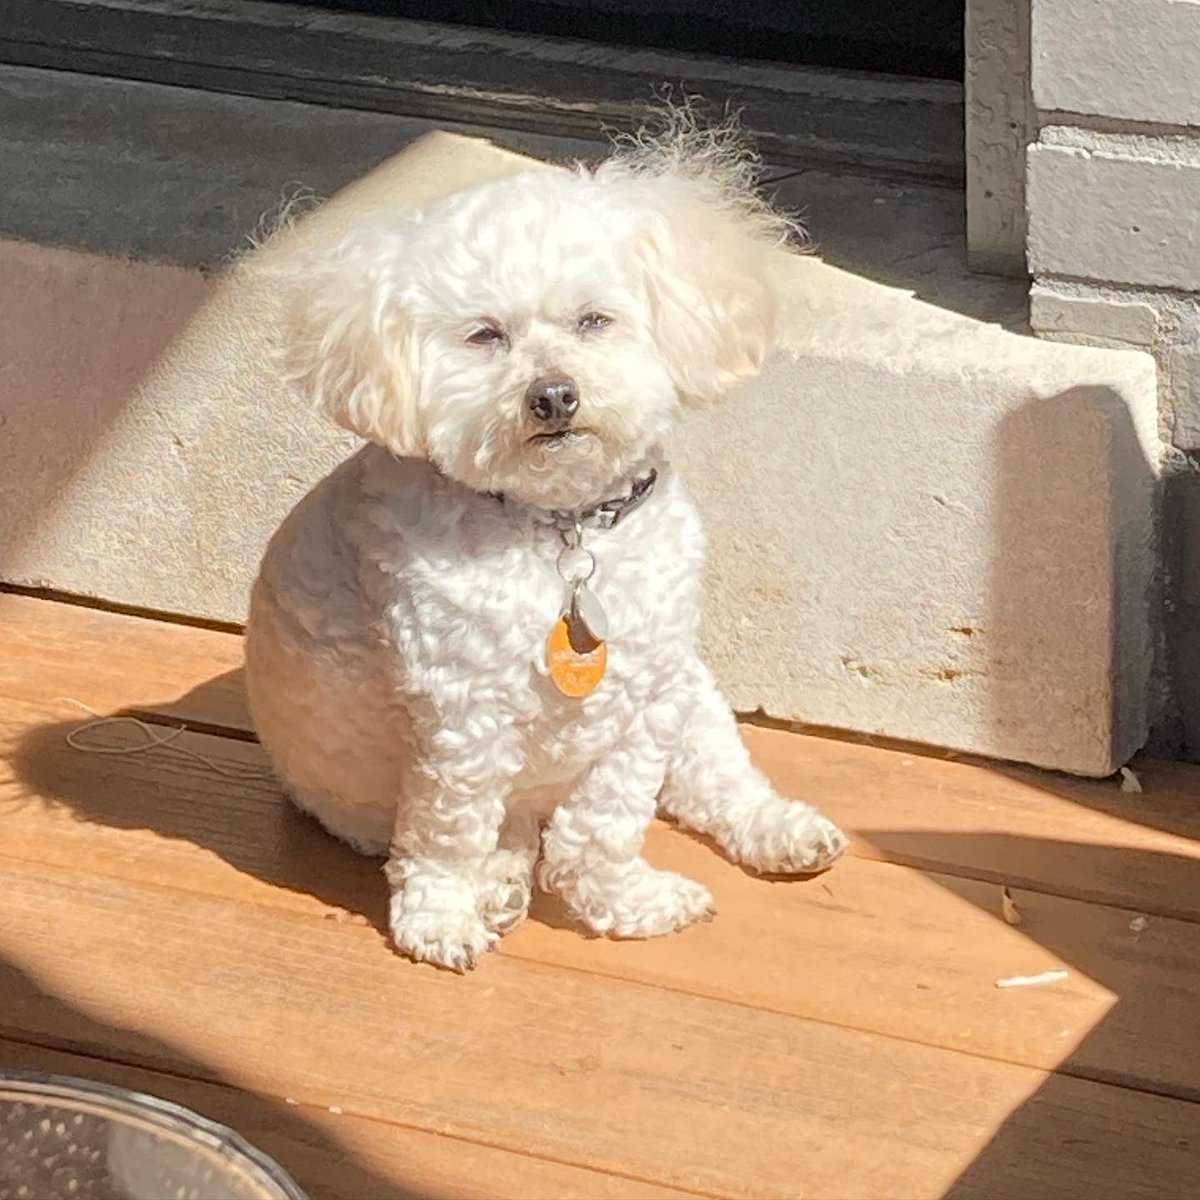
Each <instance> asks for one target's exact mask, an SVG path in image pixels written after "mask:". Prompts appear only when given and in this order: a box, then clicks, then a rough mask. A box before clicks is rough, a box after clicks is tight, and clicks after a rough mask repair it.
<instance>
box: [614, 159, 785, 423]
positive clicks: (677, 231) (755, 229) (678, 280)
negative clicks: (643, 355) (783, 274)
mask: <svg viewBox="0 0 1200 1200" xmlns="http://www.w3.org/2000/svg"><path fill="white" fill-rule="evenodd" d="M643 186H645V187H646V188H647V189H648V191H649V193H650V196H651V201H652V210H653V211H652V215H651V216H650V219H649V222H648V224H647V226H646V227H645V228H644V230H643V232H642V235H641V240H640V242H639V244H638V247H637V251H636V253H637V255H638V257H639V259H640V261H641V263H642V265H643V267H644V270H645V279H646V288H647V291H648V294H649V298H650V307H651V320H652V323H653V333H654V337H655V340H656V342H657V344H658V347H659V351H660V352H661V354H662V355H663V357H664V359H665V360H666V363H667V366H668V369H669V370H670V371H671V374H672V377H673V378H674V380H675V385H676V387H677V388H678V389H679V393H680V395H681V396H682V397H683V399H684V400H685V401H689V402H692V403H697V404H700V403H706V402H708V401H711V400H716V399H718V398H719V397H720V396H722V395H723V394H724V393H725V392H726V391H728V390H729V388H731V387H732V386H733V385H734V384H735V383H737V382H738V381H739V380H741V379H745V378H748V377H749V376H751V375H754V374H756V373H757V372H758V370H759V368H760V367H761V366H762V364H763V360H764V358H765V357H766V355H767V352H768V351H769V350H770V349H771V347H772V345H773V344H774V341H775V330H776V319H777V314H778V301H777V298H776V293H775V289H774V288H773V287H772V284H771V271H770V266H771V261H770V260H771V256H772V254H773V253H774V252H775V247H776V245H777V244H778V238H773V239H772V238H771V233H770V230H769V229H768V230H764V223H763V221H762V220H761V219H760V218H759V217H758V215H757V214H756V213H754V212H752V211H751V212H743V211H741V210H739V209H738V208H737V207H736V206H732V205H731V206H720V205H714V204H713V203H711V200H712V197H711V195H708V194H706V189H694V188H693V187H692V186H690V185H689V183H688V181H686V180H679V179H672V178H671V177H670V176H666V177H663V178H661V179H658V180H645V181H644V183H643Z"/></svg>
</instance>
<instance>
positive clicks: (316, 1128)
mask: <svg viewBox="0 0 1200 1200" xmlns="http://www.w3.org/2000/svg"><path fill="white" fill-rule="evenodd" d="M46 1002H47V1003H54V1001H53V1000H50V999H48V998H47V1000H46ZM100 1040H101V1041H102V1040H103V1039H102V1037H101V1039H100ZM0 1067H3V1068H6V1069H11V1070H19V1071H41V1072H46V1073H50V1074H58V1075H70V1076H74V1077H76V1078H79V1079H89V1080H95V1081H97V1082H100V1083H110V1084H114V1085H116V1086H118V1087H124V1088H129V1089H131V1090H133V1091H139V1092H146V1093H148V1094H150V1095H153V1096H158V1097H160V1098H162V1099H165V1100H170V1101H173V1102H174V1103H175V1104H182V1105H184V1106H185V1107H186V1108H190V1109H191V1110H192V1111H193V1112H198V1113H200V1114H201V1115H202V1116H205V1117H208V1118H209V1119H210V1120H213V1121H218V1122H220V1123H221V1124H223V1125H227V1126H229V1128H231V1129H235V1130H237V1132H238V1133H240V1134H241V1135H242V1136H243V1137H244V1138H246V1139H247V1140H248V1141H250V1142H251V1143H253V1144H254V1145H255V1146H257V1147H258V1148H259V1149H260V1150H262V1151H264V1152H265V1153H267V1154H269V1155H271V1157H272V1158H274V1159H275V1161H276V1162H278V1163H279V1164H280V1165H281V1166H282V1167H284V1169H285V1170H286V1171H287V1172H288V1174H289V1175H291V1177H292V1178H293V1179H294V1180H295V1181H296V1182H297V1183H298V1184H299V1185H300V1186H301V1187H302V1188H303V1189H304V1191H305V1192H307V1194H308V1196H309V1197H310V1200H349V1198H350V1197H354V1198H355V1200H385V1198H386V1200H422V1198H424V1197H431V1196H436V1197H439V1198H445V1200H484V1198H488V1200H491V1198H495V1200H502V1198H511V1200H527V1198H528V1200H534V1198H537V1200H562V1197H563V1196H580V1197H584V1196H586V1197H589V1198H590V1197H596V1198H602V1200H610V1198H611V1200H618V1198H623V1200H659V1198H664V1200H665V1198H666V1197H686V1196H689V1195H693V1194H694V1193H690V1192H681V1191H678V1190H676V1189H672V1188H662V1187H658V1186H657V1185H655V1184H650V1183H645V1182H643V1181H641V1180H631V1179H621V1178H619V1177H617V1176H613V1175H605V1174H603V1173H601V1172H597V1171H587V1170H583V1169H581V1168H578V1167H572V1166H569V1165H567V1164H564V1163H556V1162H550V1161H546V1160H543V1159H537V1158H530V1157H529V1156H527V1155H522V1154H512V1153H510V1152H508V1151H506V1150H502V1149H498V1148H496V1147H492V1146H483V1145H480V1144H479V1143H477V1142H469V1141H462V1140H460V1139H456V1138H450V1137H444V1136H441V1135H439V1134H433V1133H425V1132H422V1131H421V1130H416V1129H406V1128H404V1127H402V1126H399V1125H392V1124H389V1123H387V1122H385V1121H373V1120H368V1119H366V1118H363V1117H356V1116H351V1115H348V1114H346V1113H344V1112H343V1113H331V1112H330V1111H329V1110H328V1109H327V1108H324V1107H320V1106H314V1105H311V1104H301V1103H299V1102H296V1103H288V1101H287V1099H283V1100H281V1099H279V1098H278V1097H273V1096H264V1095H257V1094H253V1093H250V1092H246V1091H240V1090H238V1089H237V1088H232V1087H227V1086H223V1085H219V1084H211V1083H203V1082H199V1081H197V1080H194V1079H189V1078H184V1077H181V1076H178V1075H169V1074H166V1073H164V1072H161V1071H150V1070H146V1069H145V1068H141V1067H131V1066H127V1065H126V1064H124V1063H116V1062H111V1061H109V1060H108V1059H103V1058H94V1057H88V1056H86V1055H82V1054H71V1053H68V1052H65V1051H62V1050H54V1049H50V1048H47V1047H45V1046H37V1045H31V1044H29V1043H23V1042H16V1041H12V1040H10V1039H7V1038H0Z"/></svg>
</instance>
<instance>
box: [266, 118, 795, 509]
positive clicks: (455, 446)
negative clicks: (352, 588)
mask: <svg viewBox="0 0 1200 1200" xmlns="http://www.w3.org/2000/svg"><path fill="white" fill-rule="evenodd" d="M788 228H789V225H788V223H787V222H786V220H784V219H783V218H781V217H780V216H778V215H777V214H775V213H774V212H772V211H771V210H770V209H769V208H768V207H767V206H766V205H765V204H763V203H762V202H761V201H760V200H759V199H758V198H757V197H756V194H755V192H754V189H753V185H752V173H751V171H750V169H749V164H748V163H747V161H746V159H745V157H744V156H743V155H741V154H739V153H737V152H736V150H731V149H730V148H729V146H728V143H727V140H726V139H724V138H723V137H722V136H721V135H720V134H718V135H702V134H697V133H696V132H695V131H694V130H685V131H684V132H683V133H682V134H680V133H676V134H675V135H674V136H672V137H669V138H667V139H663V140H660V141H658V142H651V143H649V144H648V145H647V144H641V145H639V146H637V147H634V148H632V149H631V150H627V151H624V152H618V153H616V154H614V156H613V157H612V158H610V159H609V160H608V161H607V162H605V163H604V164H603V165H601V166H600V167H598V168H597V169H595V170H593V171H589V170H584V169H577V170H567V169H558V168H536V169H531V170H529V171H527V172H524V173H522V174H519V175H516V176H513V177H510V178H508V179H502V180H499V181H495V182H490V183H486V184H482V185H480V186H478V187H475V188H471V189H469V190H467V191H463V192H459V193H456V194H455V195H452V196H450V197H448V198H447V199H445V200H442V201H440V202H438V203H435V204H433V205H431V206H430V207H429V208H427V209H425V210H423V211H420V212H413V211H401V212H396V213H390V214H389V213H385V214H382V215H380V214H373V215H371V216H370V217H369V218H365V219H363V220H362V221H361V222H360V223H359V224H358V225H356V226H355V227H354V228H352V229H351V231H350V232H349V233H348V234H347V235H345V236H344V237H343V238H342V240H341V241H340V242H339V243H338V244H337V245H335V246H333V247H331V248H328V249H327V250H324V251H322V252H320V253H318V254H317V255H316V256H315V257H313V258H311V259H309V260H308V261H306V262H303V263H302V264H301V266H300V268H299V271H300V274H299V277H298V279H297V283H298V287H297V292H298V294H299V295H300V299H299V301H298V302H297V304H296V305H295V306H294V310H293V312H292V320H291V323H290V325H289V330H288V337H287V344H286V345H285V347H284V351H285V359H286V363H287V368H288V372H289V374H290V376H291V377H292V378H293V379H294V380H295V381H296V382H297V383H298V384H299V386H300V387H301V389H302V390H303V391H304V392H305V393H307V395H308V396H309V397H310V398H311V399H312V400H313V401H314V402H315V403H316V404H318V405H320V406H322V407H323V408H325V409H326V410H327V411H328V412H329V413H330V414H331V415H332V416H333V418H334V419H335V420H336V421H338V423H339V424H341V425H343V426H345V427H346V428H348V429H351V430H353V431H354V432H356V433H358V434H361V435H362V436H363V437H366V438H368V439H370V440H372V441H375V442H377V443H379V444H381V445H383V446H386V447H388V448H389V449H390V450H392V451H393V452H394V453H395V454H397V455H401V456H407V457H426V458H429V459H430V460H432V461H433V462H434V463H435V464H436V466H437V467H438V468H439V469H440V470H441V471H443V472H444V473H445V474H446V475H448V476H450V477H452V478H454V479H457V480H459V481H460V482H462V483H465V484H467V485H468V486H469V487H472V488H474V489H476V490H478V491H489V492H504V493H506V494H508V495H511V496H513V497H516V498H518V499H522V500H525V501H527V502H529V503H532V504H537V505H541V506H544V507H550V508H573V507H577V506H579V505H583V504H586V503H588V502H590V501H594V500H596V499H597V498H600V497H603V496H604V495H606V494H608V490H609V489H610V488H612V487H613V486H614V485H615V484H616V483H617V481H619V480H620V479H621V478H622V477H623V476H626V475H627V474H629V473H630V472H633V471H635V470H636V469H637V468H638V467H639V465H640V464H641V463H643V462H644V461H645V460H646V459H647V458H648V457H649V456H650V455H652V454H653V453H654V452H655V451H656V450H657V449H658V448H660V447H661V446H662V444H663V442H664V441H665V439H666V437H667V435H668V433H669V430H670V428H671V426H672V424H673V422H674V420H675V418H676V416H677V415H678V414H679V412H680V411H681V410H682V409H683V408H685V407H686V406H688V405H692V404H698V403H703V402H705V401H708V400H711V399H714V398H716V397H717V396H719V395H720V394H721V393H723V392H724V391H726V390H727V389H728V388H729V387H730V386H731V385H732V384H733V383H735V382H736V381H737V380H739V379H742V378H744V377H746V376H748V375H751V374H753V373H754V372H755V371H757V370H758V368H759V366H760V365H761V363H762V360H763V357H764V355H765V354H766V352H767V350H768V349H769V347H770V344H771V342H772V338H773V333H774V326H775V298H774V295H773V293H772V289H771V286H770V282H769V277H770V272H769V270H768V255H769V253H770V251H771V249H772V248H773V247H775V246H777V245H779V244H780V242H781V241H782V240H783V239H784V238H785V236H786V233H787V231H788Z"/></svg>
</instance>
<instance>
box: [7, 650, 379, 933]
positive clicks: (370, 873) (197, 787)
mask: <svg viewBox="0 0 1200 1200" xmlns="http://www.w3.org/2000/svg"><path fill="white" fill-rule="evenodd" d="M242 697H243V691H242V671H241V669H240V668H239V669H236V670H232V671H227V672H225V673H224V674H221V675H218V676H216V677H214V678H213V679H211V680H208V681H207V682H205V683H202V684H199V685H198V686H197V687H195V688H193V689H191V690H190V691H189V692H187V693H185V694H184V695H183V696H181V697H179V698H177V699H175V700H170V701H162V702H159V701H154V700H150V699H148V700H147V702H146V703H144V704H141V703H139V704H137V705H133V706H130V707H128V708H124V709H120V710H117V711H113V712H107V713H104V714H102V716H104V717H133V718H136V719H138V720H140V721H143V722H145V723H146V724H147V726H148V727H149V729H150V730H152V731H153V733H154V734H155V735H156V736H159V737H162V736H166V735H169V734H170V733H171V730H172V728H178V727H179V726H180V725H185V726H186V732H184V733H182V734H180V735H179V736H178V738H175V739H173V740H172V741H171V743H170V744H168V745H163V746H156V747H152V748H150V749H142V750H140V751H133V752H130V753H118V754H114V753H110V752H108V751H111V750H113V749H122V750H132V749H133V747H137V746H145V744H146V742H147V740H148V735H147V733H146V732H144V731H139V729H138V728H137V726H135V725H133V724H132V723H123V724H120V725H110V726H107V727H105V728H100V727H97V728H95V729H87V728H86V726H87V725H88V724H89V722H90V721H91V720H92V719H93V718H89V717H87V716H86V715H83V714H80V715H77V716H74V717H71V718H68V719H64V720H62V721H55V722H51V723H48V724H44V725H39V726H36V727H34V728H32V729H29V730H28V731H27V732H25V733H24V734H23V735H22V736H21V737H20V739H19V741H18V742H17V744H16V745H15V746H14V747H13V748H12V750H11V752H10V763H11V769H12V770H13V772H14V773H15V775H16V776H17V778H18V780H19V781H20V783H21V785H22V788H21V793H22V795H23V796H26V797H29V799H26V800H23V801H22V803H38V802H40V803H42V804H44V805H46V806H47V807H49V808H59V809H66V810H68V811H70V812H71V813H72V814H73V815H74V816H75V817H76V818H77V819H78V820H80V821H83V822H87V823H88V824H91V825H98V826H108V827H110V828H115V829H127V830H135V829H143V830H147V831H149V832H151V833H153V834H155V835H157V836H159V837H162V838H169V839H172V840H181V841H188V842H191V843H193V844H194V845H196V846H199V847H200V848H202V849H204V850H207V851H209V852H211V853H212V854H213V855H215V856H216V857H217V858H219V859H221V860H223V861H224V862H225V863H227V864H228V865H229V866H231V867H233V868H234V869H235V870H236V871H237V872H240V873H241V874H243V875H246V876H248V877H250V878H251V879H256V880H259V881H261V882H262V883H264V884H267V885H268V886H269V887H270V888H276V889H283V890H286V891H289V892H294V893H298V894H301V895H308V896H311V897H313V898H315V899H316V900H317V901H318V902H319V903H320V904H321V905H323V906H325V907H326V910H327V911H326V913H325V914H324V915H326V916H327V917H328V918H329V919H331V920H339V921H345V920H347V919H349V920H352V921H355V922H358V923H361V922H362V921H363V920H365V921H366V922H367V923H369V924H370V925H372V926H374V927H375V928H376V929H377V930H378V931H379V932H380V933H381V935H385V936H386V931H387V886H386V883H385V880H384V878H383V875H382V872H381V870H380V867H381V860H379V859H373V858H365V857H363V856H362V855H359V854H356V853H355V852H354V851H352V850H351V849H350V848H349V847H348V846H346V845H344V844H343V843H342V842H339V841H337V840H336V839H335V838H333V837H331V836H330V835H329V834H327V833H326V832H325V831H324V830H323V829H322V828H321V827H320V826H319V825H318V824H317V822H316V821H314V820H312V819H310V818H309V817H307V816H305V815H304V814H303V813H301V812H299V811H298V810H297V809H296V808H295V807H294V806H293V805H292V804H291V803H289V801H288V800H287V797H286V796H285V795H284V792H283V789H282V787H281V786H280V784H279V783H278V781H277V780H276V779H275V778H274V777H273V776H272V775H271V774H270V771H269V765H268V763H267V759H266V755H265V754H264V753H263V751H262V749H261V747H260V746H259V745H258V744H257V741H256V740H255V738H254V736H253V733H252V732H251V731H250V725H249V719H248V717H247V716H246V709H245V702H244V700H243V698H242ZM71 735H74V738H75V740H76V741H77V743H78V744H81V745H83V746H85V747H91V748H93V749H95V750H99V751H101V752H100V753H88V752H87V750H85V749H77V748H76V747H73V746H72V745H70V744H69V743H68V740H67V739H68V737H69V736H71ZM197 756H202V757H197ZM181 869H182V870H190V869H192V864H190V863H189V864H188V865H186V866H183V865H181ZM202 869H204V868H202ZM208 869H210V870H211V869H213V868H208ZM213 883H214V890H215V891H218V892H219V893H220V894H226V895H227V894H230V892H231V891H232V893H233V894H234V895H237V896H243V895H244V896H245V897H246V898H249V899H258V900H260V901H265V902H267V903H270V902H271V901H270V897H269V895H268V894H267V893H266V892H264V891H263V890H262V889H255V888H254V887H253V886H251V887H249V888H248V889H247V887H246V884H245V883H244V882H241V883H240V884H239V882H238V881H232V882H231V881H230V880H229V879H228V877H226V879H225V880H224V881H219V880H216V879H214V881H213Z"/></svg>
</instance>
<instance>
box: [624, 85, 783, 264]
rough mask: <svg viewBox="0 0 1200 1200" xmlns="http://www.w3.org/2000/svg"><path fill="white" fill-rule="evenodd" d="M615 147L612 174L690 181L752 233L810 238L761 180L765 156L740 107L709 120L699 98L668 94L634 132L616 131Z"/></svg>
mask: <svg viewBox="0 0 1200 1200" xmlns="http://www.w3.org/2000/svg"><path fill="white" fill-rule="evenodd" d="M612 145H613V153H612V155H611V157H609V158H608V159H607V160H606V161H605V163H604V164H603V166H602V168H601V171H602V173H603V174H604V175H606V176H607V177H609V178H612V177H615V176H619V175H625V176H627V177H629V178H633V179H647V180H676V181H678V182H680V183H686V184H687V185H688V187H690V188H691V189H692V190H693V191H694V192H695V194H696V196H697V199H698V200H699V201H700V202H702V203H704V204H707V205H708V206H709V207H710V209H711V210H712V211H713V212H719V213H724V214H726V215H727V216H729V217H733V218H735V219H736V220H737V221H738V223H739V225H740V226H741V228H742V230H743V231H744V233H745V234H746V235H747V236H750V237H753V238H754V239H755V240H756V241H760V242H763V243H765V244H767V245H770V246H776V247H781V246H784V245H787V244H788V243H790V242H793V241H801V242H803V241H804V240H805V233H804V229H803V227H802V226H801V224H800V222H799V220H798V219H797V218H796V217H795V216H794V215H792V214H789V213H787V212H784V211H782V210H780V209H777V208H775V207H774V206H773V205H772V204H771V203H770V202H769V201H768V200H767V199H766V197H765V196H764V195H763V193H762V190H761V188H760V186H759V177H760V175H761V173H762V160H761V159H760V157H759V155H758V153H757V152H756V151H755V150H754V149H753V147H752V146H751V145H750V143H749V141H748V140H747V136H746V133H745V131H744V130H743V129H742V124H741V120H740V118H739V116H738V114H737V113H736V112H732V113H726V115H725V116H724V117H723V118H722V119H721V120H720V121H716V122H712V123H707V122H705V121H704V120H703V119H702V118H701V116H700V115H699V112H698V102H697V101H695V100H693V99H692V98H690V97H685V98H684V99H683V100H682V101H680V102H675V101H672V100H671V99H670V98H669V97H664V98H663V99H662V100H661V101H660V102H659V103H658V104H656V105H654V106H653V107H652V109H651V112H650V116H649V117H648V119H647V120H646V122H645V123H644V124H643V125H641V126H640V127H639V128H638V129H637V130H635V131H633V132H631V133H614V134H613V135H612Z"/></svg>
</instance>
